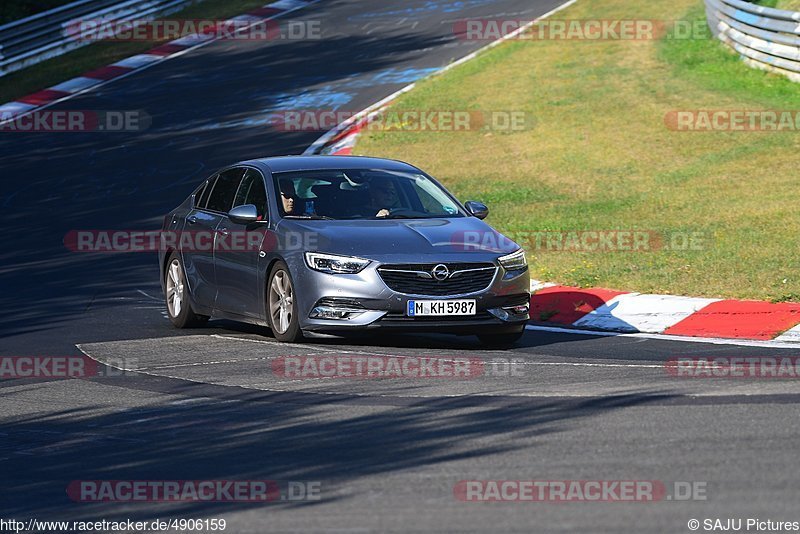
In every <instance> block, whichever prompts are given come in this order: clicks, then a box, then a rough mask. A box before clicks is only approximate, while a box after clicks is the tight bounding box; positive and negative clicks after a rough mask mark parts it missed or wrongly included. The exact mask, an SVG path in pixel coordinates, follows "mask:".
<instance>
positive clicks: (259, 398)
mask: <svg viewBox="0 0 800 534" xmlns="http://www.w3.org/2000/svg"><path fill="white" fill-rule="evenodd" d="M558 4H559V2H558V1H491V2H490V1H484V0H474V1H469V0H468V1H463V2H449V1H438V0H437V1H427V0H426V1H421V0H414V1H392V2H377V1H370V2H366V1H365V2H346V1H341V0H339V1H337V0H324V1H323V2H321V3H319V4H316V5H314V6H312V7H310V8H309V9H307V10H305V11H302V12H299V13H296V14H294V15H293V17H294V18H297V19H308V20H321V21H323V24H322V28H323V36H324V39H323V40H321V41H313V40H309V41H293V42H236V43H233V42H217V43H214V44H212V45H210V46H207V47H204V48H202V49H199V50H196V51H193V52H190V53H189V54H186V55H185V56H182V57H180V58H177V59H173V60H170V61H167V62H165V63H163V64H161V65H158V66H156V67H154V68H151V69H148V70H145V71H143V72H141V73H138V74H135V75H133V76H130V77H128V78H126V79H124V80H120V81H119V82H114V83H111V84H109V85H106V86H104V87H103V88H101V89H100V90H98V91H96V92H93V93H89V94H85V95H82V96H79V97H77V98H75V99H73V100H70V101H67V102H64V103H61V104H58V105H56V106H55V107H54V108H53V109H73V110H74V109H78V110H81V109H98V110H109V109H128V110H133V109H136V110H144V111H146V112H147V113H148V114H149V115H151V116H152V118H153V126H152V127H151V128H150V129H149V130H147V131H146V132H144V133H132V134H126V133H114V134H111V133H100V132H98V133H85V134H74V133H70V134H63V133H62V134H46V133H38V134H18V133H15V134H2V139H0V161H1V162H2V163H1V164H0V165H1V166H2V176H3V178H4V179H3V190H2V198H0V204H1V205H2V210H0V217H2V222H3V225H2V226H3V229H4V239H3V243H4V247H3V249H2V250H1V251H0V256H1V257H2V267H0V274H1V275H2V280H3V291H2V295H0V299H2V301H1V302H0V309H1V310H2V311H3V320H2V322H0V336H2V337H1V338H0V355H3V356H20V355H54V356H55V355H78V354H88V355H90V356H91V357H92V358H95V359H97V360H99V361H100V362H106V363H110V364H113V365H118V364H119V362H120V358H122V359H124V361H125V362H126V367H127V368H128V371H126V372H124V373H122V374H121V375H117V376H107V377H102V378H101V377H98V378H93V379H86V380H6V381H2V382H0V398H1V399H2V401H0V407H2V411H1V412H0V421H1V422H0V472H2V473H3V476H2V479H0V503H2V504H0V518H16V519H26V518H30V517H36V518H39V519H92V520H98V519H103V518H105V519H109V520H111V519H140V520H151V519H155V518H167V517H203V518H214V517H217V518H219V517H221V518H225V519H226V520H227V521H228V530H227V531H228V532H267V531H272V532H279V531H298V532H313V531H319V532H353V531H356V532H388V531H417V532H430V531H453V532H473V531H475V532H504V531H507V532H512V531H514V532H688V531H689V530H688V528H687V526H686V525H687V521H688V520H689V519H692V518H697V519H700V520H703V519H705V518H722V519H727V518H743V519H747V518H760V519H762V520H766V519H772V520H800V512H798V511H797V507H796V505H795V500H796V492H797V490H798V482H797V479H796V477H797V469H796V454H795V447H796V444H797V437H798V416H797V409H796V406H795V403H796V402H797V401H798V394H797V386H796V382H795V381H792V380H747V379H739V380H720V379H715V380H711V379H692V380H687V379H680V380H679V379H676V378H673V377H671V376H670V375H669V374H668V373H667V372H666V371H665V368H664V364H665V362H666V361H667V360H668V359H669V358H672V357H675V356H765V355H773V356H774V355H792V356H793V355H795V351H791V350H786V349H778V348H764V347H743V346H733V345H714V344H705V343H687V342H680V341H667V340H659V339H646V338H636V337H624V336H620V337H605V336H587V335H577V334H569V333H556V332H537V331H528V332H527V334H526V336H525V337H524V338H523V340H522V341H521V342H520V343H519V345H518V346H517V348H515V349H513V350H510V351H489V350H485V349H483V348H482V347H480V346H479V345H478V344H477V342H476V341H475V340H473V339H471V338H455V337H447V336H435V335H431V336H416V337H399V336H397V337H395V336H385V335H382V336H380V337H377V336H375V337H364V338H358V339H346V340H342V339H337V338H323V337H319V338H315V339H312V340H311V341H310V342H309V343H307V344H304V345H301V346H287V345H283V344H281V343H277V342H276V341H275V340H274V339H273V338H272V337H271V336H270V333H269V331H268V330H267V329H259V328H255V327H249V326H244V325H238V324H234V323H230V322H224V321H212V322H211V323H210V325H209V326H208V327H207V328H203V329H199V330H192V331H184V332H178V331H175V330H174V329H172V328H171V326H170V325H169V323H168V321H167V320H166V318H165V315H164V306H163V303H162V298H161V296H160V292H159V286H158V282H157V277H158V270H157V266H156V261H155V257H154V255H150V254H122V255H110V254H99V255H86V254H77V253H72V252H69V251H68V250H66V248H65V247H64V245H63V243H62V239H63V236H64V235H65V234H66V233H67V232H68V231H69V230H72V229H136V230H139V229H154V228H157V227H158V226H159V224H160V221H161V216H162V215H163V213H165V212H166V211H168V210H169V209H170V208H172V207H173V206H174V205H176V204H177V203H178V202H180V201H181V200H182V199H183V198H185V196H186V195H187V194H188V193H189V191H190V190H191V189H192V188H193V187H194V185H195V184H197V183H198V182H199V181H200V180H202V179H203V178H204V177H206V176H207V175H209V174H210V173H211V172H213V171H214V170H215V169H216V168H219V167H221V166H223V165H226V164H228V163H230V162H233V161H236V160H242V159H247V158H252V157H258V156H268V155H277V154H292V153H300V152H302V151H303V150H304V149H305V148H306V147H307V146H308V145H309V144H310V143H311V142H313V141H314V140H315V139H316V138H317V137H318V136H319V134H320V133H321V132H304V133H297V134H287V133H285V132H277V131H274V130H272V129H270V128H269V127H267V126H265V125H264V124H263V121H262V120H261V119H262V118H263V117H264V116H265V115H266V114H267V113H269V112H270V111H272V110H275V109H287V108H293V107H294V108H305V107H326V106H327V107H331V106H335V107H338V108H339V109H344V110H358V109H361V108H364V107H366V106H368V105H369V104H371V103H373V102H375V101H377V100H379V99H380V98H383V97H385V96H386V95H388V94H390V93H392V92H393V91H395V90H397V89H399V88H400V87H402V86H404V85H406V84H407V83H409V82H411V81H414V80H415V79H417V78H419V77H420V76H423V75H424V74H426V73H427V72H430V70H432V69H436V68H438V67H441V66H444V65H446V64H447V63H449V62H450V61H452V60H453V59H457V58H460V57H462V56H464V55H466V54H467V53H469V52H471V51H473V50H475V49H477V48H479V47H480V46H482V44H483V43H479V42H468V41H461V40H458V39H455V38H454V37H453V35H452V28H453V22H454V21H455V20H457V19H462V18H467V17H481V18H491V17H509V18H532V17H534V16H537V15H540V14H542V13H545V12H547V11H549V10H551V9H552V8H554V7H556V6H557V5H558ZM416 163H420V164H423V163H424V162H416ZM423 166H424V165H423ZM288 355H389V356H399V357H414V356H420V355H424V356H429V357H434V358H440V359H445V360H448V359H453V358H458V357H470V358H480V359H481V360H482V361H484V362H485V365H484V369H485V372H484V373H482V374H481V375H479V376H476V377H474V378H472V379H469V380H447V379H435V380H434V379H425V380H423V379H419V380H409V379H402V380H397V379H385V380H355V379H348V380H336V379H315V380H289V379H285V378H280V377H277V376H275V375H274V373H272V372H271V365H272V363H273V362H274V361H275V360H276V359H277V358H281V357H285V356H288ZM512 359H513V360H514V365H513V367H510V366H509V365H506V364H507V363H508V362H510V361H511V360H512ZM512 369H513V371H514V372H513V374H509V373H508V372H507V371H510V370H512ZM128 479H136V480H207V479H213V480H254V479H271V480H281V481H285V480H297V481H319V482H321V484H322V493H321V496H322V499H321V500H320V501H312V502H299V503H292V502H278V503H271V504H266V505H265V504H247V503H237V504H231V503H219V504H210V503H182V504H164V503H162V504H154V503H149V504H143V503H133V504H118V503H117V504H108V503H106V504H103V503H96V504H85V503H84V504H77V503H75V502H72V501H71V500H70V499H69V498H68V497H67V494H66V492H65V488H66V487H67V485H68V484H69V483H70V481H73V480H128ZM471 479H487V480H516V479H525V480H528V479H536V480H658V481H663V482H664V483H665V484H667V486H668V487H671V484H672V483H674V482H687V481H690V482H700V483H704V484H705V485H706V494H707V498H706V500H696V501H691V502H677V501H676V500H664V501H660V502H655V503H568V504H553V503H464V502H461V501H459V500H458V499H456V498H455V497H454V493H453V489H454V486H455V485H456V484H457V483H458V481H461V480H471Z"/></svg>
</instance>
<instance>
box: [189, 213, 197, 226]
mask: <svg viewBox="0 0 800 534" xmlns="http://www.w3.org/2000/svg"><path fill="white" fill-rule="evenodd" d="M186 220H187V221H188V222H189V224H194V223H196V222H197V217H195V216H194V215H192V216H191V217H189V218H188V219H186Z"/></svg>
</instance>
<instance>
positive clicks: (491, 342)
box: [478, 326, 525, 349]
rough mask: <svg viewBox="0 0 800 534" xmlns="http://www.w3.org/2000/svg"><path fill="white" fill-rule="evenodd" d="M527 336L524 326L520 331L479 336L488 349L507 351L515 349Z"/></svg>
mask: <svg viewBox="0 0 800 534" xmlns="http://www.w3.org/2000/svg"><path fill="white" fill-rule="evenodd" d="M524 334H525V327H524V326H522V327H520V329H519V330H518V331H514V332H505V333H502V334H479V335H478V339H479V340H480V342H481V343H483V344H484V345H486V346H487V347H491V348H495V349H507V348H511V347H513V346H514V345H515V344H516V343H517V341H519V340H520V339H521V338H522V336H523V335H524Z"/></svg>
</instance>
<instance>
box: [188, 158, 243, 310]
mask: <svg viewBox="0 0 800 534" xmlns="http://www.w3.org/2000/svg"><path fill="white" fill-rule="evenodd" d="M243 173H244V170H243V169H241V168H237V169H230V170H227V171H225V172H222V173H220V174H218V175H217V176H214V177H213V178H212V179H211V180H210V181H209V185H208V187H206V189H205V191H204V192H203V195H201V197H200V200H199V202H198V203H197V205H195V207H194V209H193V210H191V211H190V212H189V214H188V215H187V216H186V224H185V225H184V228H183V231H184V234H185V235H184V236H183V237H182V239H181V251H182V255H183V264H184V269H185V270H186V278H187V281H188V283H189V289H190V291H191V292H192V295H193V297H194V300H195V302H196V303H197V304H198V305H200V306H202V307H206V308H214V305H215V302H216V297H217V276H216V268H215V266H214V254H215V252H214V251H215V248H216V240H217V227H218V226H219V224H220V222H221V221H222V219H223V217H224V216H225V214H226V213H227V212H228V210H229V209H230V206H231V204H232V203H233V197H234V196H235V195H236V191H237V189H238V187H239V182H240V181H241V177H242V174H243ZM226 206H227V208H226Z"/></svg>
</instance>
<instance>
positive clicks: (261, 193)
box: [214, 168, 269, 318]
mask: <svg viewBox="0 0 800 534" xmlns="http://www.w3.org/2000/svg"><path fill="white" fill-rule="evenodd" d="M246 204H253V205H254V206H256V209H257V210H258V214H259V217H260V218H261V220H260V221H259V222H256V223H252V224H239V223H235V222H233V221H231V220H230V219H229V218H228V217H227V216H226V217H223V218H222V221H221V222H220V225H219V226H218V228H217V231H218V232H219V234H220V240H222V239H227V241H221V242H220V244H222V243H225V246H218V247H217V250H216V255H215V260H214V261H215V266H216V273H217V288H218V293H217V309H219V310H222V311H225V312H227V313H231V314H236V315H242V316H246V317H254V318H259V317H261V316H263V310H262V308H263V295H261V290H260V289H259V287H260V285H259V259H260V258H259V254H260V253H261V250H262V247H263V245H264V239H265V236H266V235H267V233H268V232H269V230H268V223H267V220H268V213H267V192H266V187H265V183H264V176H263V175H262V174H261V172H260V171H258V170H257V169H254V168H247V169H246V170H245V172H244V177H243V178H242V181H241V184H240V185H239V189H238V190H237V192H236V196H235V197H234V200H233V207H236V206H243V205H246Z"/></svg>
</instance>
